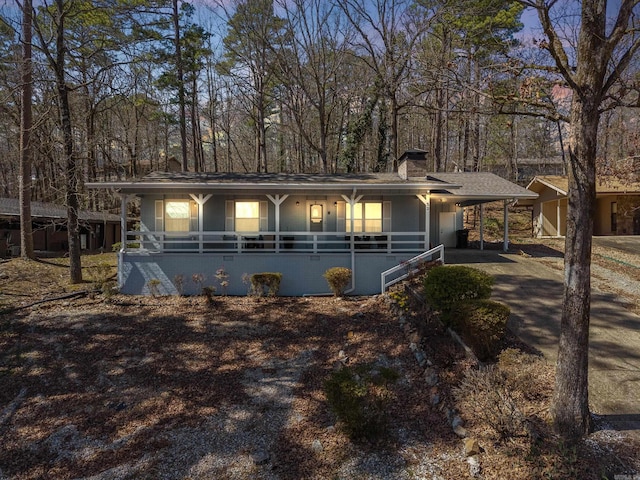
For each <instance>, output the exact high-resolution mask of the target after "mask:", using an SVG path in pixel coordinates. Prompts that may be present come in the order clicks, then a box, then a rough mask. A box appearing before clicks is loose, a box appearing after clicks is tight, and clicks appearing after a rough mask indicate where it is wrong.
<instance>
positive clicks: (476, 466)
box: [467, 455, 482, 478]
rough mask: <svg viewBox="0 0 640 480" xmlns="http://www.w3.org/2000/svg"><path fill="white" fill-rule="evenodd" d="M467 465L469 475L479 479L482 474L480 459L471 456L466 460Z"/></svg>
mask: <svg viewBox="0 0 640 480" xmlns="http://www.w3.org/2000/svg"><path fill="white" fill-rule="evenodd" d="M467 463H469V474H470V475H471V476H472V477H474V478H477V477H479V476H480V473H481V472H482V467H481V466H480V459H479V458H478V456H477V455H473V456H471V457H469V458H467Z"/></svg>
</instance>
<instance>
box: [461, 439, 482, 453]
mask: <svg viewBox="0 0 640 480" xmlns="http://www.w3.org/2000/svg"><path fill="white" fill-rule="evenodd" d="M463 443H464V454H465V455H466V456H467V457H473V456H474V455H479V454H480V452H481V450H480V444H479V443H478V440H477V439H475V438H465V439H464V440H463Z"/></svg>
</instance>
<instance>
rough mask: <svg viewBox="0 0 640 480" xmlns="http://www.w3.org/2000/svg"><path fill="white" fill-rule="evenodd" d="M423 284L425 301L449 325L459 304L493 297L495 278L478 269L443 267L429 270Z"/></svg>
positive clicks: (458, 266)
mask: <svg viewBox="0 0 640 480" xmlns="http://www.w3.org/2000/svg"><path fill="white" fill-rule="evenodd" d="M423 283H424V295H425V299H426V300H427V302H428V303H429V304H430V305H431V306H432V307H433V308H435V309H436V310H440V311H441V312H442V313H443V314H444V315H443V320H444V321H445V322H447V323H448V313H449V312H450V311H451V309H452V308H453V306H454V305H456V304H457V303H458V302H460V301H462V300H468V299H473V298H477V299H480V298H489V297H490V296H491V287H492V286H493V277H492V276H491V275H489V274H488V273H485V272H483V271H481V270H478V269H476V268H471V267H465V266H462V265H454V266H445V265H441V266H437V267H433V268H432V269H431V270H429V271H428V272H427V274H426V275H425V277H424V282H423Z"/></svg>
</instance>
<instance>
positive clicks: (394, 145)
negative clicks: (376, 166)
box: [384, 94, 400, 172]
mask: <svg viewBox="0 0 640 480" xmlns="http://www.w3.org/2000/svg"><path fill="white" fill-rule="evenodd" d="M399 116H400V107H399V105H398V99H397V98H396V95H395V94H393V95H392V96H391V139H390V140H391V142H390V143H391V155H393V160H392V164H393V171H394V172H397V171H398V157H399V155H398V117H399ZM384 171H387V169H385V170H384Z"/></svg>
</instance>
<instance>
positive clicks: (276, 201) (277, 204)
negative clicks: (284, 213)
mask: <svg viewBox="0 0 640 480" xmlns="http://www.w3.org/2000/svg"><path fill="white" fill-rule="evenodd" d="M267 198H268V199H269V200H271V203H273V205H274V206H275V208H276V225H275V227H276V235H275V237H276V239H275V243H276V253H280V205H281V204H282V202H284V201H285V200H286V199H287V198H289V194H288V193H287V194H286V195H282V196H280V194H277V195H275V196H273V195H267Z"/></svg>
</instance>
